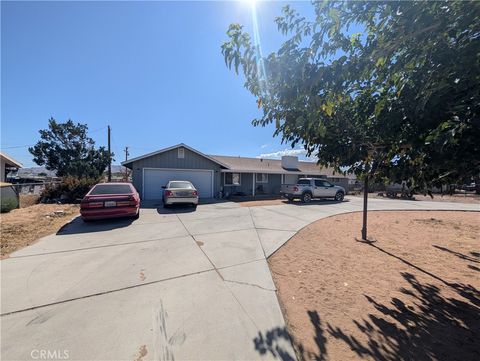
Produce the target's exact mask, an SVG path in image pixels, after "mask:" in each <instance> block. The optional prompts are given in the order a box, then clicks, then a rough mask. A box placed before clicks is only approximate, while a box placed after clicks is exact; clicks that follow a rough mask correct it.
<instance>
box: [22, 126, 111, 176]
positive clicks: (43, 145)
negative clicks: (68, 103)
mask: <svg viewBox="0 0 480 361" xmlns="http://www.w3.org/2000/svg"><path fill="white" fill-rule="evenodd" d="M87 131H88V126H87V125H86V124H80V123H77V124H75V123H74V122H73V121H71V120H68V121H67V122H65V123H57V121H56V120H55V119H53V118H50V119H49V121H48V129H45V130H40V131H39V133H40V140H39V141H38V142H37V144H35V146H33V147H31V148H29V149H28V150H29V152H30V153H31V154H32V155H33V156H34V158H33V161H34V162H35V163H37V164H38V165H45V167H46V168H47V169H48V170H53V171H56V173H57V176H59V177H66V176H73V177H77V178H84V179H87V178H93V179H98V178H100V176H101V175H102V174H103V172H104V171H105V168H106V167H107V165H108V164H109V162H110V160H111V158H112V157H113V153H112V154H111V155H110V154H109V153H108V151H107V150H106V149H105V148H104V147H99V148H98V149H96V148H95V142H94V140H93V139H92V138H90V137H88V136H87Z"/></svg>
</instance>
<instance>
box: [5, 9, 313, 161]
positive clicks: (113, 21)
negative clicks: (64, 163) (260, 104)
mask: <svg viewBox="0 0 480 361" xmlns="http://www.w3.org/2000/svg"><path fill="white" fill-rule="evenodd" d="M285 4H286V3H282V2H260V3H257V4H256V7H257V14H258V19H259V30H260V36H261V39H262V48H263V52H264V54H266V53H268V52H270V51H273V50H276V49H277V48H278V46H279V45H280V43H281V41H282V40H283V38H282V37H281V35H280V34H279V33H278V31H277V29H276V26H275V24H274V18H275V17H276V16H278V15H280V11H281V8H282V6H284V5H285ZM293 6H294V7H295V8H296V9H298V10H299V11H300V12H302V13H304V14H307V15H308V14H310V15H311V13H312V12H313V8H312V6H311V5H310V3H309V2H295V3H294V4H293ZM1 21H2V24H1V33H2V35H1V36H2V38H1V146H2V151H5V152H6V153H8V154H10V155H11V156H13V157H14V158H16V159H18V160H19V161H21V162H22V163H23V164H24V165H25V166H34V165H35V164H34V163H33V162H32V160H31V156H30V154H29V153H28V150H27V147H26V146H27V145H31V144H34V143H35V142H36V141H37V140H38V138H39V135H38V130H39V129H43V128H46V126H47V121H48V119H49V118H50V117H51V116H52V117H54V118H55V119H56V120H57V121H65V120H67V119H69V118H70V119H72V120H74V121H76V122H81V123H86V124H88V126H89V129H90V135H91V136H92V137H93V138H94V139H95V141H96V142H97V145H106V126H107V124H109V125H110V126H111V127H112V139H113V142H112V147H113V151H114V152H115V154H116V156H115V158H116V162H115V163H117V164H118V163H119V162H120V161H121V160H123V157H124V153H123V151H122V150H123V148H124V147H125V146H129V150H130V157H135V156H138V155H142V154H145V153H147V152H151V151H154V150H157V149H161V148H163V147H168V146H171V145H174V144H177V143H181V142H184V143H186V144H188V145H190V146H192V147H194V148H196V149H198V150H200V151H201V152H204V153H207V154H222V155H241V156H258V155H260V154H267V153H274V152H277V151H282V150H285V149H287V148H290V147H289V145H286V144H283V145H282V144H281V143H280V139H279V138H273V137H272V134H273V131H274V129H273V127H265V128H262V127H257V128H255V127H253V126H252V125H251V123H250V121H251V120H252V119H253V118H255V117H256V116H257V115H258V114H259V110H258V109H257V105H256V102H255V99H254V97H253V96H252V95H251V94H250V93H249V92H248V91H247V90H246V89H245V88H244V87H243V77H241V76H237V75H236V74H235V73H234V72H233V71H230V70H228V69H227V67H226V66H225V63H224V59H223V56H222V55H221V51H220V46H221V44H222V42H223V41H224V40H226V39H227V37H226V35H225V32H226V30H227V28H228V25H229V24H230V23H232V22H238V23H241V24H243V25H245V27H246V29H247V30H248V31H249V32H250V33H251V29H252V11H251V5H250V4H249V3H248V2H3V1H2V4H1Z"/></svg>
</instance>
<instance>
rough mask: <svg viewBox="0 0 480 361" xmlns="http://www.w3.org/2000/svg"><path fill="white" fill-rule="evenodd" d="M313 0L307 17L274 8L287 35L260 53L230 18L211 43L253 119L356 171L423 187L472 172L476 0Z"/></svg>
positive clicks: (478, 59) (478, 37)
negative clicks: (256, 112)
mask: <svg viewBox="0 0 480 361" xmlns="http://www.w3.org/2000/svg"><path fill="white" fill-rule="evenodd" d="M313 6H314V10H315V19H314V20H313V21H309V20H307V19H306V18H305V17H302V16H301V15H300V14H298V13H297V12H296V11H294V10H293V9H292V8H291V7H289V6H286V7H285V8H284V9H283V14H282V16H280V17H278V18H277V19H276V23H277V26H278V29H279V31H281V32H282V33H283V34H284V35H285V36H287V40H286V41H285V42H284V43H283V45H282V46H281V47H280V48H279V50H278V51H277V52H274V53H272V54H270V55H268V56H267V57H261V56H260V51H259V48H258V46H257V44H252V42H251V37H250V35H249V34H248V33H246V32H244V31H243V28H242V26H241V25H239V24H232V25H230V27H229V29H228V31H227V36H228V37H229V39H228V41H227V42H225V43H224V44H223V45H222V54H223V55H224V57H225V62H226V64H227V66H228V67H229V68H231V67H232V65H233V66H234V68H235V71H236V72H237V73H238V71H239V69H241V70H242V71H243V74H244V76H245V86H246V88H247V89H248V90H249V91H250V92H251V93H252V94H253V95H254V96H256V97H257V103H258V106H259V107H260V108H261V109H262V110H263V115H262V117H261V118H260V119H254V120H253V121H252V123H253V125H255V126H265V125H267V124H270V123H274V124H275V126H276V131H275V135H280V136H281V137H282V141H284V142H286V143H290V144H291V145H292V147H293V146H295V145H296V144H302V145H303V146H304V147H305V149H306V150H307V152H308V154H309V155H314V156H316V157H318V160H319V164H320V165H324V166H332V167H335V168H336V169H337V170H338V171H345V170H346V171H347V172H352V173H355V174H356V175H357V176H359V177H361V178H365V179H367V180H368V178H373V179H374V180H378V181H391V182H399V181H402V180H406V181H409V182H410V184H411V185H412V188H414V189H417V190H422V191H426V190H428V189H430V188H431V187H432V186H439V185H442V184H449V183H456V182H463V181H465V180H469V179H471V178H473V177H477V176H478V175H479V173H480V157H479V154H480V142H479V141H478V139H480V118H479V104H480V102H479V100H480V97H479V95H480V94H479V92H480V82H479V80H480V79H479V78H480V20H479V19H480V11H479V9H480V3H478V2H473V1H472V2H468V1H436V2H423V1H422V2H420V1H401V2H376V1H375V2H374V1H368V2H360V1H351V2H327V1H322V2H314V3H313ZM365 215H366V213H365Z"/></svg>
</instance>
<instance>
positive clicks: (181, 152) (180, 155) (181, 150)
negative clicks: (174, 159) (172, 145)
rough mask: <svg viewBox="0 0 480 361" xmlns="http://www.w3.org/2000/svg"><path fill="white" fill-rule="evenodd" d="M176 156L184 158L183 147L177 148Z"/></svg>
mask: <svg viewBox="0 0 480 361" xmlns="http://www.w3.org/2000/svg"><path fill="white" fill-rule="evenodd" d="M178 158H185V148H181V147H180V148H178Z"/></svg>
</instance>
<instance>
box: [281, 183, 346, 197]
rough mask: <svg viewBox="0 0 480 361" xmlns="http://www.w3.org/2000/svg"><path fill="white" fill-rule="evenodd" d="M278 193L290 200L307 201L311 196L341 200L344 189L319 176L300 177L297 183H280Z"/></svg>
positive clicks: (343, 195)
mask: <svg viewBox="0 0 480 361" xmlns="http://www.w3.org/2000/svg"><path fill="white" fill-rule="evenodd" d="M280 193H281V194H282V195H283V196H284V197H285V198H287V199H288V200H290V201H292V200H294V199H301V200H302V202H304V203H308V202H310V201H311V200H312V199H313V198H333V199H335V200H336V201H343V198H344V197H345V193H346V192H345V189H344V188H343V187H340V186H336V185H333V184H332V183H330V182H328V181H326V180H325V179H321V178H300V179H299V180H298V182H297V184H282V188H281V190H280Z"/></svg>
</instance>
